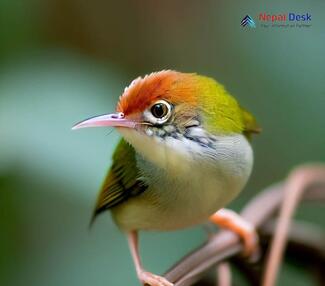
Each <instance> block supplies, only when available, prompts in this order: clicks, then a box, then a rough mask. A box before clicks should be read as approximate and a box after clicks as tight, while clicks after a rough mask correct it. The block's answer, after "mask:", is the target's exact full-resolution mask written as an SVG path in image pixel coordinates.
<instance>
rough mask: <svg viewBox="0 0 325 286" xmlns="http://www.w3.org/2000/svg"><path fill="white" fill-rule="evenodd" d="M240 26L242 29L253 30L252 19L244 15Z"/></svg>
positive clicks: (253, 23)
mask: <svg viewBox="0 0 325 286" xmlns="http://www.w3.org/2000/svg"><path fill="white" fill-rule="evenodd" d="M240 25H242V26H243V27H246V26H247V27H249V28H255V27H256V25H255V22H254V20H253V18H252V17H251V16H249V15H246V16H245V17H244V18H243V20H241V22H240Z"/></svg>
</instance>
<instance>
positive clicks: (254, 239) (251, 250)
mask: <svg viewBox="0 0 325 286" xmlns="http://www.w3.org/2000/svg"><path fill="white" fill-rule="evenodd" d="M210 220H211V221H212V222H214V223H215V224H217V225H219V226H220V227H223V228H227V229H229V230H232V231H233V232H235V233H237V234H238V235H239V236H240V237H241V239H242V240H243V242H244V252H243V255H245V256H247V257H249V258H250V260H252V261H255V260H256V259H257V257H258V256H259V247H258V235H257V232H256V230H255V227H254V226H253V225H252V224H251V223H249V222H248V221H246V220H245V219H244V218H242V217H241V216H240V215H239V214H237V213H235V212H234V211H231V210H228V209H221V210H219V211H218V212H216V213H215V214H214V215H212V216H211V217H210Z"/></svg>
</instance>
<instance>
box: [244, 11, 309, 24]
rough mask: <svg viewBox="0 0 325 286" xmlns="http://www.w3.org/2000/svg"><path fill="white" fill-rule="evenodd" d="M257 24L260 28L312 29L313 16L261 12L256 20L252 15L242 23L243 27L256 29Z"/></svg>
mask: <svg viewBox="0 0 325 286" xmlns="http://www.w3.org/2000/svg"><path fill="white" fill-rule="evenodd" d="M255 21H256V23H255ZM256 24H257V25H258V27H260V28H310V27H311V26H312V15H311V13H309V12H308V13H306V12H305V13H296V12H287V13H286V12H280V13H276V14H269V13H267V12H261V13H258V14H257V15H256V17H255V20H254V19H253V17H251V16H250V15H246V16H245V17H244V18H243V19H242V20H241V22H240V25H241V26H242V27H248V28H256Z"/></svg>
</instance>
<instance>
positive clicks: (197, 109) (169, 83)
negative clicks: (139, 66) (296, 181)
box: [73, 70, 255, 149]
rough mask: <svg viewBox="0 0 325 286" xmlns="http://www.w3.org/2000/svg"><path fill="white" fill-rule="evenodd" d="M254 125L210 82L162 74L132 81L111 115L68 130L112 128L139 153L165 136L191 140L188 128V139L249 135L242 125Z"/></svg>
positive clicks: (223, 90)
mask: <svg viewBox="0 0 325 286" xmlns="http://www.w3.org/2000/svg"><path fill="white" fill-rule="evenodd" d="M245 122H249V124H246V123H245ZM254 122H255V120H254V119H253V117H252V116H251V115H250V114H249V113H248V112H246V111H244V110H243V109H242V108H241V107H240V106H239V105H238V103H237V101H236V100H235V99H234V98H233V97H232V96H231V95H229V94H228V93H227V92H226V90H225V89H224V88H223V86H222V85H220V84H218V83H217V82H216V81H214V80H213V79H211V78H208V77H204V76H200V75H197V74H190V73H181V72H176V71H171V70H165V71H160V72H156V73H152V74H150V75H146V76H145V77H143V78H141V77H139V78H137V79H135V80H134V81H132V83H131V84H130V85H129V86H128V87H127V88H125V90H124V92H123V94H122V95H121V96H120V98H119V102H118V104H117V108H116V113H113V114H106V115H101V116H96V117H93V118H90V119H87V120H85V121H82V122H80V123H78V124H76V125H75V126H74V127H73V129H78V128H84V127H98V126H112V127H116V128H117V129H118V130H119V131H120V133H121V134H122V135H123V136H124V138H125V139H126V140H127V141H128V142H129V143H131V144H132V145H133V147H134V148H135V149H143V148H148V144H149V145H150V142H154V143H155V144H156V143H157V142H158V143H160V144H164V142H166V140H167V139H168V138H169V139H170V138H173V139H175V140H177V139H179V140H181V139H182V137H184V136H191V135H190V132H189V130H191V129H192V130H193V128H196V134H194V133H195V132H192V133H193V136H206V135H205V134H214V135H227V134H237V133H243V132H245V131H247V132H250V131H249V130H248V129H247V128H246V127H247V126H248V125H251V127H252V128H251V129H252V130H251V132H254V128H255V125H254ZM248 127H249V126H248ZM199 130H201V131H202V132H201V133H200V132H198V131H199ZM175 140H174V141H175ZM176 142H177V141H176ZM202 142H204V141H202Z"/></svg>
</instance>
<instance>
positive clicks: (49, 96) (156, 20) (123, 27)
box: [0, 0, 325, 286]
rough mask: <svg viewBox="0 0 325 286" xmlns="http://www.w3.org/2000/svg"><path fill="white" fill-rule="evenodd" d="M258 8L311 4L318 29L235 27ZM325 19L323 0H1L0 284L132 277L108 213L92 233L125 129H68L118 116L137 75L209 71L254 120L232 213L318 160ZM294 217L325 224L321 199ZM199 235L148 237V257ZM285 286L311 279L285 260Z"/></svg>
mask: <svg viewBox="0 0 325 286" xmlns="http://www.w3.org/2000/svg"><path fill="white" fill-rule="evenodd" d="M284 2H285V3H284ZM260 12H267V13H286V12H297V13H306V12H309V13H310V14H312V26H311V27H310V28H292V29H281V28H269V29H263V28H261V27H257V28H256V29H244V28H242V27H241V26H240V21H241V19H242V18H243V17H244V16H245V15H246V14H250V15H251V16H253V18H255V19H256V18H257V17H256V15H258V13H260ZM324 19H325V2H324V1H321V0H319V1H316V0H314V1H307V0H306V1H299V2H298V1H272V2H271V1H264V2H262V1H257V0H256V1H240V2H239V1H236V2H235V1H226V0H223V1H214V0H211V1H185V0H184V1H150V0H146V1H131V0H129V1H128V0H122V1H99V0H94V1H85V0H42V1H41V0H29V1H18V0H17V1H11V0H1V1H0V43H1V45H0V227H1V228H0V285H8V286H20V285H24V286H26V285H33V286H41V285H48V286H52V285H53V286H54V285H55V286H57V285H78V286H89V285H113V286H114V285H117V286H118V285H137V280H136V276H135V272H134V269H133V263H132V260H131V258H130V255H129V250H128V247H127V243H126V240H125V237H124V236H123V235H122V234H121V233H120V232H119V231H118V229H117V227H116V226H114V224H113V223H112V220H111V218H110V216H109V215H102V216H101V217H100V218H99V219H98V221H97V222H96V224H95V225H94V227H93V228H92V229H91V230H90V231H89V229H88V223H89V219H90V216H91V213H92V210H93V206H94V202H95V199H96V196H97V191H98V188H99V186H100V184H101V181H102V179H103V177H104V176H105V173H106V172H107V169H108V167H109V165H110V158H111V154H112V152H113V149H114V146H115V145H116V142H117V140H118V138H119V137H118V134H117V133H116V132H115V131H112V132H111V130H110V129H106V130H105V129H94V130H82V132H81V131H80V132H79V131H78V132H72V131H71V130H70V129H71V126H72V125H73V124H74V123H76V122H78V121H79V120H81V119H84V118H87V117H89V116H92V115H96V114H102V113H106V112H111V111H113V110H114V108H115V103H116V100H117V98H118V96H119V95H120V94H121V92H122V91H123V89H124V87H125V86H126V85H128V84H129V83H130V81H131V80H132V79H133V78H135V77H137V76H138V75H143V74H146V73H149V72H152V71H157V70H161V69H166V68H170V69H176V70H180V71H186V72H197V73H200V74H205V75H209V76H212V77H214V78H216V79H218V81H220V82H221V83H223V84H225V86H226V87H227V88H228V90H229V91H230V92H231V93H232V94H234V95H235V96H236V97H237V98H238V99H239V101H240V102H241V103H242V105H243V106H245V107H246V108H248V109H249V110H251V111H252V112H253V113H254V114H255V115H256V117H257V119H258V121H259V123H260V125H261V126H262V127H263V133H262V134H261V135H260V136H257V137H256V138H255V140H254V148H255V156H256V162H255V168H254V172H253V174H252V177H251V180H250V183H249V185H248V186H247V188H246V190H245V192H244V193H242V195H241V196H240V197H239V198H238V199H237V200H236V201H235V202H234V203H233V204H232V207H233V208H234V209H236V210H239V209H240V208H241V206H243V204H244V203H245V202H246V201H247V200H248V199H249V198H251V197H252V196H253V195H254V194H255V193H257V192H258V191H259V190H261V189H262V188H263V187H266V186H268V185H269V184H271V183H272V182H275V181H278V180H281V179H282V178H284V177H285V176H286V174H287V173H288V172H289V170H290V169H291V168H292V167H293V166H295V165H297V164H300V163H303V162H306V161H324V159H325V148H324V147H325V115H324V111H325V76H324V75H325V53H324V51H325V33H324V30H325V23H324ZM299 216H300V217H302V218H304V219H306V220H311V221H315V222H318V223H323V224H324V209H322V208H321V207H310V206H307V207H303V208H302V209H301V211H300V212H299ZM205 237H206V235H205V233H204V232H203V231H202V229H201V228H200V227H198V228H194V229H189V230H184V231H179V232H173V233H149V234H144V235H143V236H142V237H141V246H142V255H143V259H144V264H145V266H146V268H148V269H149V270H151V271H154V272H158V273H162V272H163V271H164V270H166V269H167V268H168V267H169V266H170V265H171V264H172V263H173V262H175V261H176V260H177V258H179V257H180V256H181V255H183V254H185V253H187V252H188V251H189V250H190V249H192V248H193V247H194V246H197V245H199V244H201V243H202V242H203V241H204V240H205ZM236 279H240V278H236ZM237 283H238V285H243V284H242V282H240V280H238V281H237ZM279 285H313V284H312V280H311V279H310V277H308V275H305V274H304V272H300V271H298V269H297V268H295V267H292V266H286V267H285V268H284V270H283V271H282V272H281V277H280V284H279Z"/></svg>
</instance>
